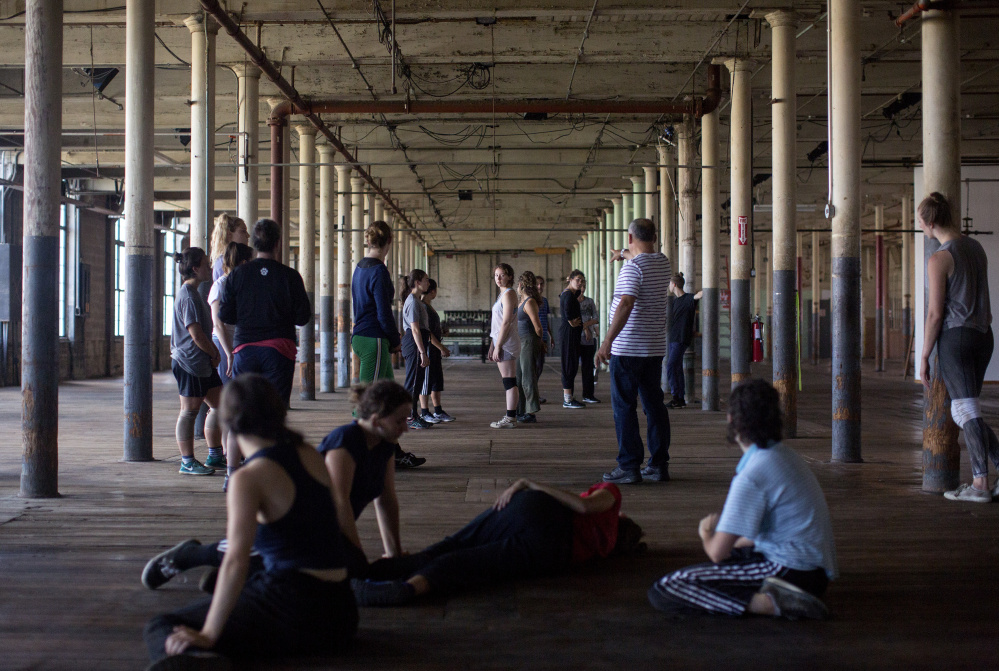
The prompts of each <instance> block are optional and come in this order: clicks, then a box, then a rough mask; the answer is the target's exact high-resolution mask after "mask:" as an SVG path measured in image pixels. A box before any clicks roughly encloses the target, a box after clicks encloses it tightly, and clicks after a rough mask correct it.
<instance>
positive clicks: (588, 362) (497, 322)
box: [487, 263, 600, 429]
mask: <svg viewBox="0 0 999 671" xmlns="http://www.w3.org/2000/svg"><path fill="white" fill-rule="evenodd" d="M493 281H494V282H495V283H496V286H497V288H498V289H499V296H498V297H497V299H496V302H495V303H493V307H492V311H491V318H490V332H489V336H490V345H489V352H488V354H487V358H488V359H489V360H490V361H493V362H495V363H496V365H497V367H498V369H499V373H500V378H501V379H502V381H503V389H504V393H505V396H506V414H505V415H504V416H503V417H501V418H500V419H499V420H497V421H495V422H492V423H491V426H492V427H493V428H494V429H512V428H514V427H516V426H517V424H518V423H523V424H532V423H535V422H537V416H536V413H537V412H538V411H540V409H541V405H543V404H544V403H546V402H547V399H545V398H544V397H543V396H541V394H540V391H539V388H538V380H539V378H540V377H541V374H542V372H544V366H545V359H546V356H547V354H548V353H550V352H551V351H552V350H553V349H554V347H555V340H554V338H552V333H551V326H550V319H551V312H550V308H549V304H548V299H547V298H546V297H545V295H544V290H545V278H543V277H538V276H536V275H535V274H534V273H533V272H531V271H529V270H527V271H524V272H523V273H521V275H520V277H519V278H518V279H517V286H516V288H514V286H513V284H514V271H513V268H512V267H511V266H510V265H509V264H507V263H500V264H499V265H497V266H496V267H495V268H494V269H493ZM585 288H586V278H585V277H584V275H583V273H582V271H580V270H573V271H572V272H571V273H570V274H569V277H568V278H566V287H565V289H564V290H563V291H562V293H561V294H560V295H559V309H560V311H561V313H562V321H561V322H560V326H559V340H561V342H562V349H561V364H562V387H563V390H562V391H563V401H562V407H563V408H569V409H579V408H584V407H586V406H585V405H584V403H599V402H600V401H599V400H598V399H597V398H596V397H595V396H594V384H595V368H594V362H593V356H594V353H595V352H596V342H597V337H596V331H597V329H596V327H597V324H598V323H599V319H598V316H597V308H596V304H595V303H594V302H593V299H592V298H589V297H587V296H585V295H584V291H585ZM580 368H582V379H583V403H581V402H579V401H577V400H576V399H575V396H574V384H575V378H576V374H577V373H578V372H579V371H580Z"/></svg>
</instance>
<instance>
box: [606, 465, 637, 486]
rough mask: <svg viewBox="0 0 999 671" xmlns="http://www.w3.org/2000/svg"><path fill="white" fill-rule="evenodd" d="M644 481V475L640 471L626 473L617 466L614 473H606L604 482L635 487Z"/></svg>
mask: <svg viewBox="0 0 999 671" xmlns="http://www.w3.org/2000/svg"><path fill="white" fill-rule="evenodd" d="M641 481H642V474H641V473H639V472H638V469H635V470H633V471H626V470H624V469H623V468H621V467H620V466H615V467H614V470H613V471H610V472H609V473H604V482H613V483H614V484H616V485H633V484H637V483H639V482H641Z"/></svg>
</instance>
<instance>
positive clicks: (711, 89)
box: [271, 64, 721, 118]
mask: <svg viewBox="0 0 999 671" xmlns="http://www.w3.org/2000/svg"><path fill="white" fill-rule="evenodd" d="M720 67H721V66H719V65H715V64H712V65H709V66H708V85H707V88H706V90H705V93H704V96H702V97H699V98H693V99H692V100H688V101H684V102H679V103H677V102H672V101H668V100H562V99H547V98H544V99H503V100H494V99H490V98H481V99H475V100H468V99H465V100H449V99H443V100H442V99H431V100H411V99H406V100H338V99H326V98H316V99H314V100H309V101H307V102H306V103H305V105H304V106H303V105H301V104H298V103H295V102H292V101H286V102H284V103H281V104H280V105H278V106H276V107H275V108H274V109H273V110H272V111H271V116H272V117H284V116H288V115H289V114H304V115H308V114H310V113H313V114H316V113H318V114H411V115H421V114H492V113H495V114H539V113H544V114H655V115H662V114H689V115H692V116H694V117H696V118H700V117H702V116H704V115H705V114H710V113H711V112H713V111H714V110H715V109H716V108H717V107H718V103H719V102H721V73H720Z"/></svg>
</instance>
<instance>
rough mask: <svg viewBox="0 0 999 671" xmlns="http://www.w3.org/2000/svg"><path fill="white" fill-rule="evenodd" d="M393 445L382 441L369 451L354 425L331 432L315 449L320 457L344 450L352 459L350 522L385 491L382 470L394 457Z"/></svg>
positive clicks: (358, 429) (355, 424) (359, 430)
mask: <svg viewBox="0 0 999 671" xmlns="http://www.w3.org/2000/svg"><path fill="white" fill-rule="evenodd" d="M395 448H396V445H394V444H393V443H390V442H388V441H387V440H383V441H382V442H380V443H378V444H377V445H375V446H374V447H373V448H371V449H370V450H369V449H368V443H367V440H366V439H365V438H364V429H362V428H361V426H360V425H359V424H358V423H357V422H356V421H354V422H351V423H350V424H344V425H343V426H341V427H339V428H336V429H333V431H331V432H330V434H329V435H328V436H326V437H325V438H323V442H321V443H319V447H318V448H317V449H318V450H319V452H320V454H322V455H324V456H325V455H326V453H327V452H329V451H330V450H337V449H344V450H347V452H348V454H350V456H351V457H352V458H353V459H354V480H353V482H352V483H351V486H350V507H351V508H353V510H354V519H355V520H356V519H357V518H358V517H360V516H361V512H363V511H364V509H365V508H366V507H367V506H368V504H369V503H371V502H372V501H374V500H375V499H377V498H378V497H379V496H381V495H382V492H383V491H384V490H385V468H386V467H387V466H388V462H389V459H392V458H393V456H394V455H395Z"/></svg>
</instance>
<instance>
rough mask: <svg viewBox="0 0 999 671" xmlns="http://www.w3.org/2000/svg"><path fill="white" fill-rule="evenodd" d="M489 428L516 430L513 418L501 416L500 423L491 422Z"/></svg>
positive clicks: (515, 422) (515, 421)
mask: <svg viewBox="0 0 999 671" xmlns="http://www.w3.org/2000/svg"><path fill="white" fill-rule="evenodd" d="M489 426H491V427H493V428H494V429H516V428H517V420H516V419H514V418H513V417H507V416H506V415H503V417H502V419H500V421H498V422H492V423H490V424H489Z"/></svg>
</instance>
